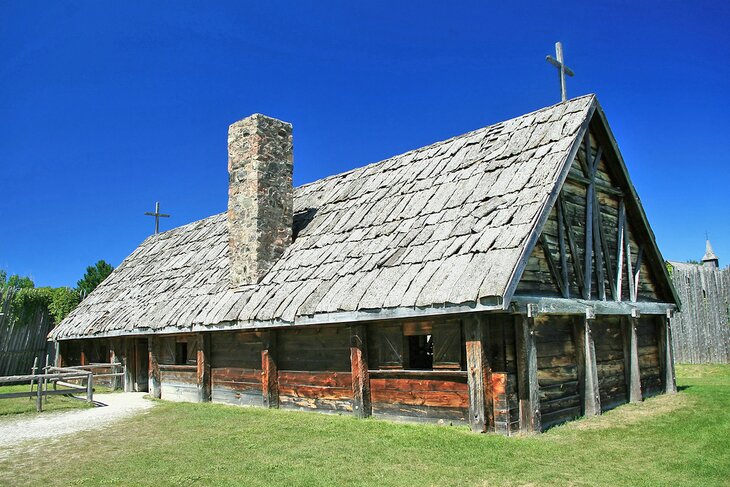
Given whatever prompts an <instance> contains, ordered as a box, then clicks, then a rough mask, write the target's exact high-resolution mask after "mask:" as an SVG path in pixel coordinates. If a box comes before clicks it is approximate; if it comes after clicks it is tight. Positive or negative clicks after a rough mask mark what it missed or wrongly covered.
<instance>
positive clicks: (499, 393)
mask: <svg viewBox="0 0 730 487" xmlns="http://www.w3.org/2000/svg"><path fill="white" fill-rule="evenodd" d="M489 377H490V379H489V385H488V386H487V389H488V390H489V391H490V396H491V399H492V400H491V404H492V407H491V409H492V411H493V415H492V417H493V420H492V424H493V425H494V427H493V428H491V429H493V430H494V432H495V433H499V434H501V435H504V436H509V435H510V433H511V431H510V415H509V397H508V395H507V380H508V375H507V373H506V372H492V373H490V374H489Z"/></svg>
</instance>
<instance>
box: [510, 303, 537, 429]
mask: <svg viewBox="0 0 730 487" xmlns="http://www.w3.org/2000/svg"><path fill="white" fill-rule="evenodd" d="M515 329H516V334H515V339H516V345H517V386H518V394H519V398H520V431H526V432H528V431H540V430H541V417H540V388H539V384H538V381H537V346H536V343H535V319H534V317H532V316H529V317H528V316H525V315H518V316H517V317H516V323H515Z"/></svg>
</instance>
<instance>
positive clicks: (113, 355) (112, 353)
mask: <svg viewBox="0 0 730 487" xmlns="http://www.w3.org/2000/svg"><path fill="white" fill-rule="evenodd" d="M120 346H121V339H119V340H116V339H112V340H110V342H109V363H111V364H116V363H117V362H121V360H122V359H121V356H120V354H119V349H120ZM111 372H112V374H116V373H118V372H120V367H119V366H117V365H112V366H111ZM121 383H122V381H121V380H120V379H119V377H118V376H114V377H112V380H111V387H112V390H117V389H121Z"/></svg>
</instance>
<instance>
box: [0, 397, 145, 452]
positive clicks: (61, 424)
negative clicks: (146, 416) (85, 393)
mask: <svg viewBox="0 0 730 487" xmlns="http://www.w3.org/2000/svg"><path fill="white" fill-rule="evenodd" d="M144 395H145V393H144V392H126V393H114V394H95V395H94V402H96V403H97V404H99V406H98V407H95V408H89V409H77V410H72V411H58V412H48V413H40V414H38V415H36V416H33V417H32V418H23V419H13V418H3V419H2V420H0V457H1V456H3V451H5V453H9V451H8V447H12V446H15V445H18V444H19V443H22V442H25V441H28V440H37V439H56V438H58V437H60V436H63V435H67V434H70V433H76V432H78V431H86V430H90V429H96V428H102V427H104V426H106V425H108V424H109V423H112V422H114V421H118V420H120V419H122V418H127V417H129V416H132V415H134V414H138V413H140V412H141V411H144V410H147V409H150V408H151V407H153V406H154V405H155V403H154V402H152V401H148V400H147V399H144V398H143V396H144Z"/></svg>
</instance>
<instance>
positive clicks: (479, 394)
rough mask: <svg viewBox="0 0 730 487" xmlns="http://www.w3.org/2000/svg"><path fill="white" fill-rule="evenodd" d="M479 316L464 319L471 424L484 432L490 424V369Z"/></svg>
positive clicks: (475, 429) (473, 429) (479, 431)
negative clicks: (488, 394)
mask: <svg viewBox="0 0 730 487" xmlns="http://www.w3.org/2000/svg"><path fill="white" fill-rule="evenodd" d="M482 323H483V322H482V320H481V319H479V317H477V316H469V317H467V318H466V319H465V320H464V337H465V341H466V370H467V383H468V385H469V426H471V430H472V431H475V432H478V433H483V432H486V431H487V428H488V427H489V424H490V418H489V411H488V408H487V400H486V387H487V384H488V383H489V382H488V380H487V375H488V373H487V372H488V369H487V366H486V357H485V354H484V343H483V341H482V334H483V333H482V332H483V324H482Z"/></svg>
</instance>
